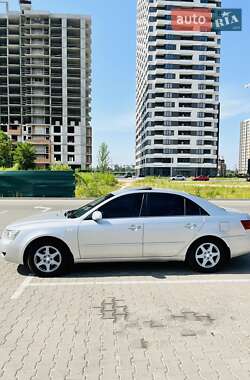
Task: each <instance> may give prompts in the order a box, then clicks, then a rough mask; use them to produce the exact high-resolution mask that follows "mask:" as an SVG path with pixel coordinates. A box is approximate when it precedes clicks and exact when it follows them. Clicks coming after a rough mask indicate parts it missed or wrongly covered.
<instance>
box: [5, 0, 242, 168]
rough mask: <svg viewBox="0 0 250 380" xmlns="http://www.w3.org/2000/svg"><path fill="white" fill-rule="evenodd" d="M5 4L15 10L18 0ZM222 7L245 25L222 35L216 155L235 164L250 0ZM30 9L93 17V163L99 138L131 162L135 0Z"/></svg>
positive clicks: (50, 0)
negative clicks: (236, 11)
mask: <svg viewBox="0 0 250 380" xmlns="http://www.w3.org/2000/svg"><path fill="white" fill-rule="evenodd" d="M9 4H10V9H13V10H14V9H18V1H17V0H9ZM222 6H223V7H224V8H242V11H243V30H242V31H241V32H223V34H222V54H221V82H220V85H221V87H220V100H221V126H220V155H221V156H223V157H224V158H225V159H226V162H227V164H228V167H229V168H231V169H235V168H236V167H237V166H238V155H239V153H238V152H239V131H240V121H241V120H244V119H247V118H250V88H249V89H245V88H244V84H245V83H249V82H250V49H249V39H250V2H249V1H247V0H237V1H235V0H224V1H222ZM33 8H34V9H40V10H50V11H51V12H60V13H64V12H65V13H80V14H88V15H91V16H92V24H93V25H92V60H93V62H92V70H93V74H92V78H93V82H92V83H93V84H92V85H93V87H92V89H93V92H92V98H93V101H92V127H93V159H94V164H96V157H97V152H98V148H99V146H100V144H101V143H102V142H106V143H107V144H108V146H109V150H110V153H111V159H112V163H113V164H133V163H134V146H135V74H136V71H135V69H136V66H135V57H136V51H135V50H136V0H105V1H104V0H33ZM2 9H3V6H2V5H0V11H1V10H2Z"/></svg>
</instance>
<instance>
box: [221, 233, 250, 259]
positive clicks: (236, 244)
mask: <svg viewBox="0 0 250 380" xmlns="http://www.w3.org/2000/svg"><path fill="white" fill-rule="evenodd" d="M223 240H224V241H225V243H226V244H227V245H228V247H229V248H230V251H231V257H238V256H242V255H246V254H248V253H250V233H246V234H245V235H240V236H230V237H224V238H223Z"/></svg>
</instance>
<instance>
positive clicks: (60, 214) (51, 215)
mask: <svg viewBox="0 0 250 380" xmlns="http://www.w3.org/2000/svg"><path fill="white" fill-rule="evenodd" d="M65 212H66V211H65V210H64V211H52V212H46V213H41V214H36V215H32V216H29V217H27V218H24V219H20V220H17V221H16V222H15V223H12V224H10V225H8V228H9V229H12V228H13V229H18V228H21V227H25V226H26V225H30V224H32V225H33V224H38V223H43V224H45V223H51V222H53V221H54V222H59V221H60V220H64V221H65V220H67V219H66V218H65V215H64V214H65Z"/></svg>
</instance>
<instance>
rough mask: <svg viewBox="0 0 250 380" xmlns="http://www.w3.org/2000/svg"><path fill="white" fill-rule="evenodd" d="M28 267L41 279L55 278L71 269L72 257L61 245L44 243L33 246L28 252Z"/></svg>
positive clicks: (49, 242) (50, 242)
mask: <svg viewBox="0 0 250 380" xmlns="http://www.w3.org/2000/svg"><path fill="white" fill-rule="evenodd" d="M27 264H28V267H29V269H30V271H31V272H32V273H34V274H35V275H37V276H39V277H54V276H59V275H62V274H64V273H65V272H66V271H67V270H69V268H70V264H71V262H70V256H69V254H68V252H67V251H66V249H65V247H64V246H63V245H62V244H60V243H57V242H56V243H55V242H52V241H49V240H47V241H42V242H38V243H35V244H34V245H32V246H31V247H30V249H29V252H28V260H27Z"/></svg>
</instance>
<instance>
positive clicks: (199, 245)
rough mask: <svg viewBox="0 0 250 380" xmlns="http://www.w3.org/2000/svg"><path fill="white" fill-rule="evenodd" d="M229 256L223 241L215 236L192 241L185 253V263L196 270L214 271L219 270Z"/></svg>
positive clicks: (203, 271) (202, 271)
mask: <svg viewBox="0 0 250 380" xmlns="http://www.w3.org/2000/svg"><path fill="white" fill-rule="evenodd" d="M229 258H230V253H229V249H228V247H227V246H226V244H225V243H223V242H222V241H220V240H219V239H216V238H210V237H208V238H204V239H199V240H197V241H196V242H194V243H193V244H192V245H191V246H190V248H189V249H188V252H187V255H186V262H187V264H188V265H189V266H190V267H191V268H192V269H194V270H195V271H197V272H201V273H214V272H217V271H218V270H220V269H221V268H222V267H223V266H224V265H225V264H226V263H227V262H228V261H229Z"/></svg>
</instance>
